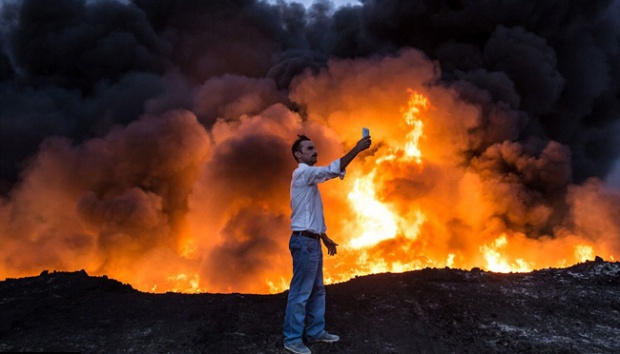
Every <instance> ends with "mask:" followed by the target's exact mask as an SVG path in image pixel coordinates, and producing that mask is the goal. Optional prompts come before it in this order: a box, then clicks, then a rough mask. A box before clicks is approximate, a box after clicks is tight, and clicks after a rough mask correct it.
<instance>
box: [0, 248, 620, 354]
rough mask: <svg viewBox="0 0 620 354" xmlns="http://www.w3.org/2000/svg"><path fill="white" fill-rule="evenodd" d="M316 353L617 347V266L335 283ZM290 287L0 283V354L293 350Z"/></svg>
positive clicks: (40, 279) (45, 276)
mask: <svg viewBox="0 0 620 354" xmlns="http://www.w3.org/2000/svg"><path fill="white" fill-rule="evenodd" d="M327 301H328V303H327V323H328V330H330V331H331V332H334V333H337V334H339V335H340V336H341V341H340V342H338V343H334V344H326V343H319V344H313V345H311V346H310V349H311V350H312V352H313V353H368V354H370V353H372V354H376V353H386V354H388V353H390V354H392V353H434V354H443V353H446V354H447V353H455V354H463V353H472V354H483V353H532V354H534V353H536V354H543V353H620V263H618V262H615V263H611V262H605V261H603V260H602V259H600V258H597V260H596V261H593V262H586V263H581V264H578V265H575V266H572V267H570V268H563V269H546V270H540V271H535V272H531V273H519V274H497V273H490V272H484V271H481V270H478V269H474V270H471V271H463V270H455V269H424V270H419V271H413V272H408V273H403V274H378V275H372V276H365V277H359V278H356V279H353V280H351V281H348V282H346V283H342V284H336V285H330V286H328V287H327ZM285 303H286V293H282V294H276V295H245V294H200V295H188V294H175V293H167V294H149V293H142V292H139V291H137V290H134V289H133V288H132V287H131V286H130V285H125V284H121V283H119V282H118V281H115V280H112V279H108V278H107V277H105V276H104V277H92V276H88V275H87V274H86V272H84V271H80V272H72V273H67V272H52V273H48V272H43V273H42V274H41V275H40V276H37V277H29V278H22V279H7V280H5V281H2V282H0V351H3V352H9V351H14V352H42V351H45V352H60V351H64V352H83V353H287V351H285V350H284V349H283V348H282V344H281V341H282V335H281V331H282V317H283V315H284V306H285Z"/></svg>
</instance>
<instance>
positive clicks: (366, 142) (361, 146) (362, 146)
mask: <svg viewBox="0 0 620 354" xmlns="http://www.w3.org/2000/svg"><path fill="white" fill-rule="evenodd" d="M370 144H372V140H370V136H365V137H363V138H361V139H360V140H359V141H358V142H357V144H355V148H356V149H357V150H358V152H362V151H364V150H366V149H368V148H369V147H370Z"/></svg>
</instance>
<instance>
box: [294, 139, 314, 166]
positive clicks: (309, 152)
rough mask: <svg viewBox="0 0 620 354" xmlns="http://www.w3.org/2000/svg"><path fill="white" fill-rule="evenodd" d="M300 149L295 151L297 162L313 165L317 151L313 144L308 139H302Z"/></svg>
mask: <svg viewBox="0 0 620 354" xmlns="http://www.w3.org/2000/svg"><path fill="white" fill-rule="evenodd" d="M300 148H301V151H296V152H295V156H297V160H298V161H299V162H303V163H305V164H306V165H309V166H314V164H315V163H316V161H317V157H318V151H317V150H316V147H314V144H313V143H312V141H310V140H304V141H302V142H301V144H300Z"/></svg>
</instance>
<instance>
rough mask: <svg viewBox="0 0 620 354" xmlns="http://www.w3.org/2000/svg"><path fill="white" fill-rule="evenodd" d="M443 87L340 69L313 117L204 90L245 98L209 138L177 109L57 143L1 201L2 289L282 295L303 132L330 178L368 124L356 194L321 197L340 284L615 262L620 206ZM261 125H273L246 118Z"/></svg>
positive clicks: (349, 182) (374, 65)
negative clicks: (115, 286)
mask: <svg viewBox="0 0 620 354" xmlns="http://www.w3.org/2000/svg"><path fill="white" fill-rule="evenodd" d="M436 75H437V73H436V70H435V68H434V67H433V66H432V64H431V63H429V62H428V61H427V60H426V59H425V58H424V57H423V56H422V55H420V54H419V53H417V52H415V51H409V52H404V53H403V54H401V56H400V57H397V58H386V59H384V60H379V61H372V60H368V61H363V60H360V61H358V62H347V61H342V62H332V63H330V68H329V71H326V72H324V73H321V74H318V75H313V74H310V73H307V74H305V76H301V77H299V78H298V79H297V81H295V82H294V83H293V85H292V89H291V93H290V99H291V100H292V101H294V102H297V103H299V104H300V105H302V106H306V107H308V111H307V117H305V118H304V119H302V117H301V115H300V114H297V113H295V112H292V111H291V110H289V109H288V108H287V107H285V106H284V105H282V104H271V103H269V104H265V107H264V109H263V110H257V109H256V106H257V105H259V104H258V103H257V102H259V101H261V99H263V98H264V97H262V96H260V94H255V93H254V91H257V92H263V94H264V92H265V91H266V90H269V87H271V86H269V84H267V83H265V82H263V81H260V80H251V79H247V78H232V79H231V78H223V79H221V80H220V81H217V82H214V83H212V84H205V85H204V87H205V89H204V92H202V91H201V92H199V93H198V94H197V97H196V101H197V102H198V103H196V107H195V108H194V110H195V111H199V110H200V109H201V108H200V107H201V104H202V100H208V99H210V97H211V96H213V95H212V94H211V91H209V90H211V88H212V87H218V86H217V85H224V86H225V85H226V80H231V81H234V82H235V85H238V86H239V85H245V86H244V87H249V88H248V89H247V93H242V94H240V95H242V96H243V95H245V96H243V97H240V98H238V99H236V100H235V101H234V102H233V103H230V105H229V106H227V107H225V108H222V112H225V113H226V112H228V113H226V114H228V115H230V116H231V117H233V118H221V119H218V120H217V121H216V122H215V123H214V124H213V125H212V126H210V127H208V128H205V127H204V126H203V125H201V124H199V123H198V121H197V118H196V116H195V115H194V112H191V111H174V112H168V113H167V114H165V115H163V116H161V117H144V118H143V119H141V120H140V121H137V122H134V123H132V124H130V125H128V126H127V127H125V128H124V129H119V130H116V131H113V132H112V133H110V134H109V135H108V136H106V137H105V138H103V139H93V140H92V141H87V142H86V143H84V144H83V145H81V146H78V147H75V146H72V145H71V143H70V142H68V141H66V140H63V139H50V140H49V141H47V142H46V143H45V144H43V145H42V148H41V151H40V153H39V154H38V156H37V157H36V159H34V160H33V163H32V164H31V166H30V167H29V169H28V170H27V171H26V172H25V173H24V179H23V182H22V183H21V184H20V187H19V188H17V189H16V190H15V191H14V192H13V194H12V196H11V199H10V200H0V202H1V203H0V227H1V229H0V230H1V232H2V234H1V235H0V237H1V240H2V242H3V244H2V246H1V247H0V256H1V257H0V261H1V262H0V275H1V276H2V277H16V276H26V275H32V274H36V273H37V272H40V271H41V270H43V269H50V268H51V269H56V270H73V269H76V268H77V269H80V268H83V269H85V270H86V271H87V272H89V273H90V274H107V275H108V276H110V277H113V278H116V279H119V280H120V281H123V282H127V283H130V284H131V285H133V286H134V287H136V288H137V289H140V290H143V291H152V292H166V291H177V292H192V293H195V292H251V293H275V292H280V291H283V290H285V289H287V287H288V283H289V280H290V276H291V272H292V271H291V257H290V254H289V251H288V249H287V242H288V238H289V235H290V229H289V219H288V217H289V213H290V209H289V205H288V203H289V202H288V197H289V196H288V186H289V183H290V174H291V172H292V171H293V169H294V168H295V164H294V161H293V159H292V157H291V156H290V143H291V142H292V141H291V139H293V138H294V137H295V134H297V133H301V132H304V133H306V134H307V135H308V136H310V137H311V138H312V139H313V140H314V141H315V144H316V145H317V147H318V148H319V164H325V163H328V162H329V161H331V160H333V159H336V158H339V157H340V156H342V154H343V152H344V151H346V149H347V148H349V147H350V146H352V144H354V143H355V142H356V141H357V140H358V139H359V138H360V135H361V127H362V126H366V127H368V128H370V132H371V136H372V138H373V146H372V147H371V149H370V150H368V151H367V152H365V153H364V154H362V155H360V156H358V158H356V159H355V160H354V161H353V162H352V164H351V165H350V166H349V168H348V171H347V175H346V177H345V179H344V180H342V181H340V180H338V179H336V180H333V181H328V182H326V183H324V184H322V185H321V186H320V188H321V193H322V196H323V202H324V205H325V213H326V224H327V226H328V230H327V233H328V234H329V235H330V237H331V238H332V239H334V240H335V241H336V242H338V243H339V244H340V247H339V250H338V254H337V255H336V256H335V257H328V256H326V257H325V261H324V274H325V278H326V281H327V283H334V282H342V281H346V280H348V279H351V278H353V277H355V276H360V275H365V274H372V273H379V272H403V271H408V270H415V269H421V268H425V267H454V268H463V269H470V268H473V267H480V268H483V269H486V270H489V271H495V272H526V271H531V270H534V269H540V268H545V267H562V266H568V265H571V264H574V263H577V262H582V261H585V260H589V259H593V258H594V257H595V256H596V255H600V256H602V257H604V258H605V259H609V260H614V259H615V258H614V257H617V254H616V252H617V251H618V242H617V240H618V232H619V231H620V229H619V228H618V225H617V218H616V217H615V215H616V214H614V213H617V211H616V209H617V200H618V196H617V195H616V194H613V193H609V192H608V191H607V190H605V189H604V187H603V186H602V185H601V183H600V181H597V180H591V181H588V182H586V183H585V184H583V185H579V186H577V185H572V184H570V157H569V156H570V155H569V152H568V151H567V149H566V148H565V147H564V146H562V145H561V144H559V143H555V142H553V141H551V142H548V143H545V144H538V145H536V146H538V148H537V149H533V148H525V147H524V145H523V144H521V143H519V142H517V139H516V138H517V137H518V134H517V133H514V131H517V132H518V128H519V124H520V123H519V115H518V114H514V113H513V111H511V110H510V109H508V108H506V107H505V106H502V105H501V104H494V105H492V104H490V103H488V102H487V101H485V100H486V96H485V95H484V93H483V92H478V91H475V90H474V89H473V88H466V89H469V90H470V91H471V92H473V93H471V97H475V98H476V100H477V101H476V102H478V103H472V102H470V101H472V100H473V99H472V98H471V97H470V98H469V101H468V100H462V99H460V97H459V95H458V94H457V92H456V90H453V89H450V88H446V87H442V86H433V85H429V84H428V83H429V82H433V81H434V80H435V79H436ZM233 79H234V80H233ZM218 80H219V79H218ZM216 84H217V85H216ZM266 87H267V88H266ZM233 88H235V91H236V88H237V86H233ZM461 89H463V88H461ZM261 90H262V91H261ZM273 90H274V91H275V88H273ZM201 95H204V96H201ZM264 95H265V96H268V95H267V94H264ZM274 95H275V94H274ZM265 100H266V99H265ZM267 101H268V100H267ZM480 102H483V103H484V104H485V105H486V106H484V108H483V107H482V106H483V103H480ZM485 102H486V103H485ZM248 110H249V111H260V113H256V114H255V115H250V114H245V113H239V112H247V111H248ZM231 112H232V113H231ZM76 176H78V177H76Z"/></svg>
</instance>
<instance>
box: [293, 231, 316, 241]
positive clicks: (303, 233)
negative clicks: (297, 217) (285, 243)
mask: <svg viewBox="0 0 620 354" xmlns="http://www.w3.org/2000/svg"><path fill="white" fill-rule="evenodd" d="M293 235H297V236H304V237H310V238H312V239H315V240H318V239H320V238H321V234H315V233H314V232H310V231H307V230H304V231H293Z"/></svg>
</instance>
